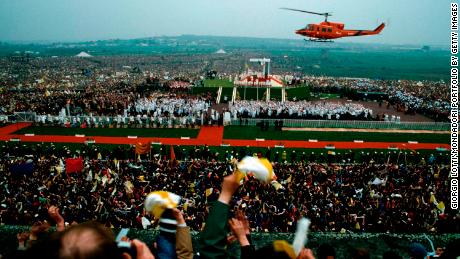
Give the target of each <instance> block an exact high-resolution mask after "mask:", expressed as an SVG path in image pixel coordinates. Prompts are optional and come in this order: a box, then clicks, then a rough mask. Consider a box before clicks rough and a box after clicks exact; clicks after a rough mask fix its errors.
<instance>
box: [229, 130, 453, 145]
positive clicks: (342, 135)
mask: <svg viewBox="0 0 460 259" xmlns="http://www.w3.org/2000/svg"><path fill="white" fill-rule="evenodd" d="M256 138H264V139H267V140H308V139H317V140H319V141H353V140H364V141H369V142H388V141H391V142H407V141H418V142H420V143H442V144H447V143H450V135H449V134H413V133H375V132H369V133H367V132H321V131H308V132H307V131H275V130H274V129H273V127H271V128H270V129H269V131H260V129H259V128H258V127H251V126H248V127H246V126H244V127H240V126H227V127H225V130H224V139H256Z"/></svg>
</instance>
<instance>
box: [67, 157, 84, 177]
mask: <svg viewBox="0 0 460 259" xmlns="http://www.w3.org/2000/svg"><path fill="white" fill-rule="evenodd" d="M81 170H83V159H82V158H81V157H79V158H67V159H66V160H65V172H66V173H68V174H69V173H77V172H81Z"/></svg>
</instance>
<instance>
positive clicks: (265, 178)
mask: <svg viewBox="0 0 460 259" xmlns="http://www.w3.org/2000/svg"><path fill="white" fill-rule="evenodd" d="M237 168H238V170H237V174H239V176H238V180H241V179H242V178H244V177H245V176H246V175H248V174H252V175H254V177H255V178H256V179H257V180H259V181H262V182H266V183H269V182H271V181H272V180H273V179H274V177H275V173H274V172H273V166H272V164H271V163H270V161H268V160H267V159H265V158H256V157H250V156H247V157H245V158H243V159H242V160H241V161H240V162H239V163H238V164H237Z"/></svg>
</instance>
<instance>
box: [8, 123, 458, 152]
mask: <svg viewBox="0 0 460 259" xmlns="http://www.w3.org/2000/svg"><path fill="white" fill-rule="evenodd" d="M28 126H30V123H18V124H14V125H9V126H6V127H3V128H0V140H3V141H8V140H10V139H12V138H17V139H20V140H21V141H24V142H58V143H84V142H85V141H87V140H94V141H95V142H96V143H97V144H135V143H137V142H144V141H145V142H147V141H151V142H161V143H162V144H166V145H183V146H194V145H209V146H220V145H222V144H229V145H231V146H252V147H274V146H275V145H279V146H284V147H285V148H319V149H322V148H325V147H326V146H333V147H335V148H336V149H388V148H390V147H391V148H395V147H397V148H399V149H409V150H417V149H436V148H445V149H448V150H450V145H449V144H436V143H418V144H409V143H395V142H364V143H355V142H340V141H320V142H309V141H293V140H266V141H256V140H240V139H223V134H224V127H203V128H201V130H200V133H199V134H198V137H197V138H196V139H180V138H137V139H130V138H127V137H83V138H82V137H75V136H45V135H37V136H24V135H10V134H11V133H12V132H15V131H17V130H19V129H21V128H24V127H28Z"/></svg>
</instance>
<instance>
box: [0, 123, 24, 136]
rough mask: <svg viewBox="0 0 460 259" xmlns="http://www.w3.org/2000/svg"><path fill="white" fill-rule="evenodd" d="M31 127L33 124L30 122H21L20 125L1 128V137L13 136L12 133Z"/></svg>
mask: <svg viewBox="0 0 460 259" xmlns="http://www.w3.org/2000/svg"><path fill="white" fill-rule="evenodd" d="M30 125H32V123H30V122H19V123H15V124H11V125H8V126H5V127H3V128H0V136H3V135H8V134H11V133H13V132H16V131H18V130H20V129H23V128H27V127H29V126H30Z"/></svg>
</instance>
